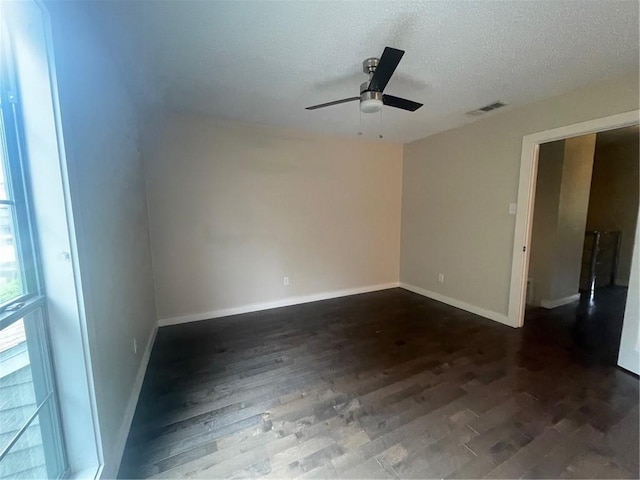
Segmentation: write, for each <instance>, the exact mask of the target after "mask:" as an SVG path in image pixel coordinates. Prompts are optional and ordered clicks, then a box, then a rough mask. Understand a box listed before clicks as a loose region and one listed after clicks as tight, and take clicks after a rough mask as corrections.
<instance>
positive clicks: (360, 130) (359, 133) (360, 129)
mask: <svg viewBox="0 0 640 480" xmlns="http://www.w3.org/2000/svg"><path fill="white" fill-rule="evenodd" d="M358 113H359V114H360V127H359V129H358V135H360V136H362V111H361V110H360V108H359V106H358Z"/></svg>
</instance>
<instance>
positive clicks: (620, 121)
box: [508, 110, 640, 327]
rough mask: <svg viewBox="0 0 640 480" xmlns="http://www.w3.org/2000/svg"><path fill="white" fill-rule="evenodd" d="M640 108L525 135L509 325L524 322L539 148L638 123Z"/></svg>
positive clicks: (514, 244)
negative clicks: (546, 144) (567, 139)
mask: <svg viewBox="0 0 640 480" xmlns="http://www.w3.org/2000/svg"><path fill="white" fill-rule="evenodd" d="M639 119H640V110H632V111H630V112H626V113H620V114H618V115H611V116H609V117H604V118H598V119H595V120H589V121H587V122H582V123H576V124H573V125H568V126H566V127H559V128H554V129H552V130H545V131H543V132H538V133H532V134H530V135H525V136H524V137H523V138H522V157H521V159H520V183H519V184H518V209H517V213H516V226H515V232H514V242H513V262H512V264H511V287H510V290H509V313H508V318H509V324H510V325H512V326H514V327H521V326H522V325H524V307H525V300H526V288H527V274H528V272H529V250H530V249H529V245H530V241H531V226H532V224H533V207H534V205H533V204H534V200H535V194H536V179H537V176H538V151H539V148H540V144H541V143H546V142H553V141H556V140H563V139H565V138H569V137H576V136H579V135H587V134H590V133H597V132H601V131H604V130H612V129H614V128H620V127H627V126H630V125H635V124H638V123H639Z"/></svg>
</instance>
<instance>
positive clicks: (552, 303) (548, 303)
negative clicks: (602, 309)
mask: <svg viewBox="0 0 640 480" xmlns="http://www.w3.org/2000/svg"><path fill="white" fill-rule="evenodd" d="M578 300H580V294H579V293H575V294H573V295H569V296H568V297H564V298H558V299H556V300H540V306H541V307H542V308H547V309H551V308H556V307H561V306H562V305H566V304H568V303H573V302H576V301H578Z"/></svg>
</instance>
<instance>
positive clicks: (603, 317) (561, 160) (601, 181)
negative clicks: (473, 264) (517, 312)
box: [525, 125, 640, 365]
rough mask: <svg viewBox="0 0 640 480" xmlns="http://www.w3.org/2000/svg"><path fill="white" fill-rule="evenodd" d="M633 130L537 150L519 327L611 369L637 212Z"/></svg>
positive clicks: (558, 142)
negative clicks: (561, 340)
mask: <svg viewBox="0 0 640 480" xmlns="http://www.w3.org/2000/svg"><path fill="white" fill-rule="evenodd" d="M638 133H639V129H638V126H637V125H634V126H629V127H623V128H618V129H613V130H607V131H603V132H598V133H592V134H587V135H581V136H575V137H570V138H567V139H563V140H556V141H553V142H547V143H543V144H541V145H540V148H539V153H538V169H537V179H536V191H535V199H534V214H533V224H532V233H531V240H530V244H529V247H530V248H529V249H530V256H529V269H528V274H527V284H528V285H527V297H526V305H527V307H526V309H525V325H526V327H527V328H528V329H529V330H531V329H532V328H534V326H532V325H530V322H535V323H536V325H535V328H536V329H537V330H538V333H539V334H544V333H545V332H544V330H547V331H554V332H555V333H554V335H555V336H556V337H559V336H562V335H565V336H566V337H568V338H567V339H566V343H567V345H568V346H570V347H571V349H573V350H574V351H575V352H576V353H577V354H579V355H581V356H583V357H584V358H585V360H587V361H589V362H595V363H599V364H602V365H615V364H616V360H617V357H618V350H619V347H620V335H621V331H622V324H623V318H624V310H625V303H626V296H627V290H628V285H629V279H630V270H631V258H632V253H633V243H634V233H635V231H636V220H637V212H638V199H639V192H638V190H639V182H638V179H639V178H640V171H639V166H638V142H639V140H640V138H639V135H638Z"/></svg>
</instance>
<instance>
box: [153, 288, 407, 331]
mask: <svg viewBox="0 0 640 480" xmlns="http://www.w3.org/2000/svg"><path fill="white" fill-rule="evenodd" d="M398 286H399V283H398V282H394V283H383V284H380V285H369V286H366V287H358V288H349V289H346V290H333V291H330V292H321V293H314V294H312V295H302V296H299V297H289V298H283V299H282V300H273V301H271V302H263V303H252V304H249V305H243V306H241V307H233V308H225V309H222V310H212V311H209V312H202V313H194V314H190V315H183V316H180V317H169V318H161V319H159V320H158V326H159V327H166V326H169V325H178V324H181V323H189V322H198V321H200V320H209V319H211V318H220V317H228V316H231V315H240V314H242V313H250V312H259V311H261V310H269V309H271V308H279V307H288V306H290V305H299V304H301V303H309V302H318V301H320V300H329V299H331V298H339V297H346V296H349V295H358V294H360V293H369V292H376V291H378V290H388V289H390V288H397V287H398Z"/></svg>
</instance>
